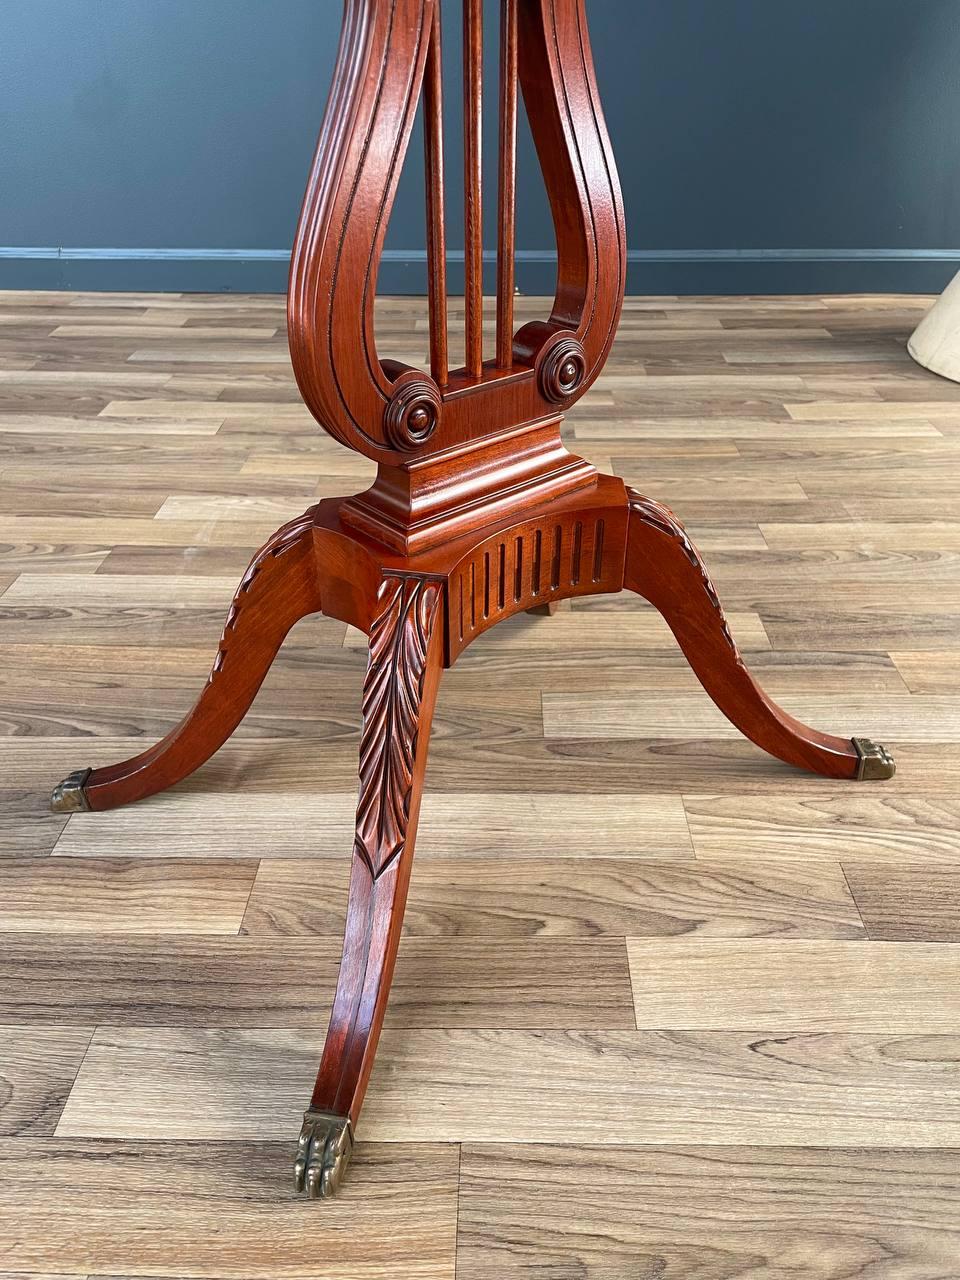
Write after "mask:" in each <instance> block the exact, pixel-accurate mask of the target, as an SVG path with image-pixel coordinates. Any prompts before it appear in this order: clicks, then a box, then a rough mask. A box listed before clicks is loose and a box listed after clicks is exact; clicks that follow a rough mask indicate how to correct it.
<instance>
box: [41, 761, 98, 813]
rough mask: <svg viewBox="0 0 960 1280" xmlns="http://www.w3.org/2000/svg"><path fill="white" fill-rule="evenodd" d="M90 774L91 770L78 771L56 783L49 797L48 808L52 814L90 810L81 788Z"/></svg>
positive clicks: (85, 794)
mask: <svg viewBox="0 0 960 1280" xmlns="http://www.w3.org/2000/svg"><path fill="white" fill-rule="evenodd" d="M92 772H93V770H92V769H78V770H77V771H76V773H71V774H69V775H68V776H67V777H66V778H64V780H63V781H62V782H58V783H57V785H56V786H55V787H54V788H53V793H52V795H51V796H50V808H51V809H52V810H53V812H54V813H77V812H80V811H82V810H85V809H89V808H90V805H89V804H88V803H87V793H86V792H85V791H84V789H83V788H84V787H85V785H86V782H87V779H88V778H89V777H90V774H91V773H92Z"/></svg>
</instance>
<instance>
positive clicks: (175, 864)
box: [0, 858, 257, 935]
mask: <svg viewBox="0 0 960 1280" xmlns="http://www.w3.org/2000/svg"><path fill="white" fill-rule="evenodd" d="M256 870H257V864H256V863H255V862H251V861H249V860H248V861H242V860H236V861H230V862H202V861H200V860H199V859H190V860H184V861H180V860H170V861H168V860H166V859H146V858H143V859H125V858H89V859H86V858H70V859H67V858H46V859H43V860H42V861H37V860H36V859H32V858H6V859H3V860H2V861H0V932H7V933H43V932H47V931H51V932H54V933H59V934H70V933H93V934H97V935H105V934H111V933H124V934H129V933H148V934H158V933H181V934H183V933H187V934H196V933H225V934H235V933H236V932H237V929H238V928H239V926H240V921H241V919H242V917H243V912H244V908H245V907H246V904H247V899H248V898H249V896H250V890H251V888H252V887H253V879H254V876H255V875H256Z"/></svg>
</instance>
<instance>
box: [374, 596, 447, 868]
mask: <svg viewBox="0 0 960 1280" xmlns="http://www.w3.org/2000/svg"><path fill="white" fill-rule="evenodd" d="M441 593H442V588H441V584H440V583H439V582H437V581H434V580H432V579H425V578H413V577H409V578H404V577H392V576H391V577H388V578H385V579H384V581H383V585H382V586H381V588H380V602H381V605H382V608H381V611H380V613H379V615H378V616H377V618H376V621H375V622H374V624H373V628H372V630H371V632H370V656H369V661H368V664H367V676H366V680H365V681H364V686H363V731H362V734H361V739H360V797H359V800H358V803H357V834H356V842H355V845H354V851H355V853H356V855H357V857H359V858H361V859H362V860H363V862H364V864H365V865H366V867H367V868H368V870H369V872H370V875H371V876H372V877H373V879H374V880H376V879H377V878H378V877H379V876H381V875H382V874H383V872H384V871H385V870H386V868H387V867H388V866H390V865H391V863H393V862H395V861H396V859H397V858H399V856H400V854H401V853H402V852H403V846H404V842H405V840H406V835H407V822H408V818H409V812H410V795H411V790H412V787H413V768H414V758H415V755H416V749H417V734H418V729H419V722H420V703H421V701H422V698H423V682H424V676H425V673H426V664H427V645H428V642H429V639H430V634H431V632H432V630H433V627H434V625H435V622H436V613H437V610H438V608H439V606H440V600H441Z"/></svg>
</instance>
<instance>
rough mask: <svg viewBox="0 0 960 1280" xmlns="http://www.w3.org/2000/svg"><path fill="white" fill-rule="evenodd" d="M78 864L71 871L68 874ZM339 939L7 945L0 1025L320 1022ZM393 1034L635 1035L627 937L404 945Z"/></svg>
mask: <svg viewBox="0 0 960 1280" xmlns="http://www.w3.org/2000/svg"><path fill="white" fill-rule="evenodd" d="M68 865H69V864H68ZM340 943H341V939H340V935H339V934H335V935H332V936H329V937H326V938H322V937H321V938H312V939H311V940H310V943H309V944H308V945H306V946H304V944H303V942H302V940H301V939H298V938H296V937H287V938H275V937H271V938H266V937H240V938H237V937H232V938H183V939H178V938H173V937H171V938H164V939H163V940H162V945H160V944H159V943H158V941H157V939H156V938H155V937H150V938H134V937H129V936H128V937H116V936H109V935H108V934H106V933H104V934H102V935H100V936H97V937H94V938H91V937H87V936H83V937H78V936H76V935H75V936H74V937H72V938H71V937H67V936H64V937H63V939H62V941H61V942H59V944H58V946H57V950H56V952H55V953H51V950H50V947H49V945H48V944H47V943H46V942H45V937H44V935H42V934H24V935H16V936H15V935H12V934H9V935H7V936H6V937H5V938H4V939H3V944H4V957H3V973H4V975H5V983H4V987H3V990H2V991H0V1017H2V1018H3V1019H4V1020H5V1021H7V1022H18V1023H19V1022H24V1023H28V1022H36V1023H50V1022H56V1021H58V1020H59V1021H62V1022H64V1023H65V1024H67V1025H70V1024H77V1025H83V1026H86V1025H88V1024H90V1023H108V1024H112V1025H126V1026H130V1025H134V1026H136V1025H144V1026H150V1025H166V1026H171V1025H173V1026H191V1027H203V1026H217V1027H283V1026H298V1025H306V1026H311V1027H313V1026H323V1025H324V1024H325V1022H326V1020H327V1018H328V1017H329V1014H330V1001H331V996H332V991H333V986H334V984H335V981H336V977H337V970H338V965H339V960H340ZM387 1024H388V1025H393V1026H407V1027H413V1026H421V1027H436V1026H449V1027H454V1026H461V1027H497V1026H511V1025H512V1026H515V1027H566V1026H570V1025H573V1026H589V1027H632V1026H633V1025H634V1016H633V998H632V995H631V989H630V974H629V969H628V966H627V955H626V950H625V947H624V942H623V938H622V937H602V938H544V939H536V938H533V939H529V938H507V939H504V938H470V939H462V940H461V941H460V942H459V943H458V944H457V945H456V946H455V947H453V948H451V946H450V945H449V944H448V943H445V942H444V941H443V940H442V939H434V938H409V939H408V940H407V945H405V946H404V948H403V951H402V953H401V956H400V959H399V961H398V963H397V972H396V982H395V987H394V995H393V999H392V1001H391V1003H390V1006H389V1010H388V1012H387Z"/></svg>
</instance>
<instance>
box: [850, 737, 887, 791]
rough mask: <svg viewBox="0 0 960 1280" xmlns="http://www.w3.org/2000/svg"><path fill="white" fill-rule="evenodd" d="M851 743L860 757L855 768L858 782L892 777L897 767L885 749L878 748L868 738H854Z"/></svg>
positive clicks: (878, 746) (877, 744)
mask: <svg viewBox="0 0 960 1280" xmlns="http://www.w3.org/2000/svg"><path fill="white" fill-rule="evenodd" d="M852 741H853V745H854V747H856V750H857V755H858V756H859V757H860V763H859V766H858V768H857V781H858V782H877V781H882V780H883V779H885V778H892V777H893V775H894V774H895V773H896V771H897V766H896V763H895V762H894V759H893V756H892V755H891V754H890V752H889V751H888V750H887V749H886V747H882V746H880V744H879V743H877V742H871V741H870V739H869V738H854V739H853V740H852Z"/></svg>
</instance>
